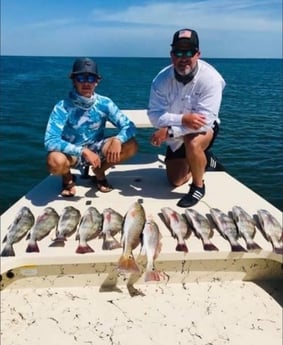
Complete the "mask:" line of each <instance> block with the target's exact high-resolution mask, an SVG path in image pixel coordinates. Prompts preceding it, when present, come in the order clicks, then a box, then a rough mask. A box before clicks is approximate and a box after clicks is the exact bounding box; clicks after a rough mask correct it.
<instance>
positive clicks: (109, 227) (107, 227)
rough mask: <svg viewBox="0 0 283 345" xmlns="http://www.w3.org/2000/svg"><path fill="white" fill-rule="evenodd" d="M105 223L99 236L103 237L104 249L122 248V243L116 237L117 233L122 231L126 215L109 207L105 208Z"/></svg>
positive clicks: (103, 213)
mask: <svg viewBox="0 0 283 345" xmlns="http://www.w3.org/2000/svg"><path fill="white" fill-rule="evenodd" d="M102 215H103V225H102V231H101V233H100V234H99V237H100V238H101V237H102V238H103V244H102V249H103V250H112V249H116V248H121V247H122V246H121V243H120V242H119V241H117V240H116V238H115V237H114V236H115V235H116V234H117V233H119V232H120V233H121V232H122V228H123V221H124V217H123V216H122V215H121V214H120V213H119V212H117V211H115V210H113V209H112V208H110V207H108V208H106V209H104V210H103V212H102Z"/></svg>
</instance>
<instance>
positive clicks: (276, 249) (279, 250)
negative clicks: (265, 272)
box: [273, 246, 283, 255]
mask: <svg viewBox="0 0 283 345" xmlns="http://www.w3.org/2000/svg"><path fill="white" fill-rule="evenodd" d="M273 251H274V253H276V254H281V255H282V254H283V246H276V247H275V246H274V248H273Z"/></svg>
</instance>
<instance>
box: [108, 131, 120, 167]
mask: <svg viewBox="0 0 283 345" xmlns="http://www.w3.org/2000/svg"><path fill="white" fill-rule="evenodd" d="M121 150H122V143H121V141H120V140H119V139H118V138H116V137H113V138H110V139H109V140H108V141H107V142H106V143H105V150H104V154H105V157H106V161H107V162H108V163H113V164H115V163H118V162H120V154H121Z"/></svg>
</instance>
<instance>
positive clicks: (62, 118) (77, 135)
mask: <svg viewBox="0 0 283 345" xmlns="http://www.w3.org/2000/svg"><path fill="white" fill-rule="evenodd" d="M70 78H71V80H72V83H73V89H72V90H71V91H70V93H69V95H68V97H67V98H66V99H63V100H61V101H59V102H58V103H57V104H56V105H55V106H54V108H53V111H52V112H51V114H50V117H49V120H48V123H47V128H46V132H45V139H44V144H45V148H46V150H47V151H48V156H47V166H48V170H49V172H50V173H52V174H54V175H62V192H61V195H62V196H65V197H70V196H74V195H75V192H76V189H75V180H74V176H73V175H72V174H71V170H70V169H71V168H72V167H75V166H78V165H79V164H87V165H90V166H91V167H92V169H93V171H94V173H95V177H94V179H93V180H94V182H95V184H96V186H97V188H98V189H99V190H100V191H101V192H109V191H111V190H112V186H111V185H110V184H109V183H108V181H107V179H106V177H105V171H106V170H107V169H109V168H110V167H111V166H113V165H114V164H118V163H120V162H122V161H125V160H127V159H129V158H130V157H132V156H133V155H134V154H135V153H136V152H137V149H138V146H137V142H136V140H135V139H134V137H135V134H136V127H135V125H134V123H133V122H132V121H130V120H129V119H128V117H127V116H126V115H125V114H123V113H122V112H121V110H120V109H119V108H118V107H117V105H116V104H115V103H114V102H113V101H112V100H111V99H110V98H108V97H105V96H102V95H99V94H97V93H95V88H96V86H97V85H98V83H99V82H100V80H101V76H100V75H99V73H98V70H97V65H96V63H95V61H93V60H92V59H89V58H78V59H76V60H75V62H74V64H73V69H72V72H71V74H70ZM107 121H109V122H111V123H112V124H113V125H114V126H115V127H116V128H117V129H118V133H117V135H115V136H112V137H105V133H104V132H105V126H106V122H107Z"/></svg>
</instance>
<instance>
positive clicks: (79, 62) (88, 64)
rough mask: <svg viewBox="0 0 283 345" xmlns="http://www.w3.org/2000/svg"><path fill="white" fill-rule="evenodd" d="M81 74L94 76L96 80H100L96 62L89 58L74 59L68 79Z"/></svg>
mask: <svg viewBox="0 0 283 345" xmlns="http://www.w3.org/2000/svg"><path fill="white" fill-rule="evenodd" d="M81 73H89V74H94V75H96V76H97V78H99V79H101V76H100V75H99V74H98V69H97V64H96V62H95V61H93V60H92V59H89V58H78V59H76V60H75V62H74V64H73V69H72V72H71V75H70V77H71V78H72V77H73V75H75V74H81Z"/></svg>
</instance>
